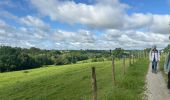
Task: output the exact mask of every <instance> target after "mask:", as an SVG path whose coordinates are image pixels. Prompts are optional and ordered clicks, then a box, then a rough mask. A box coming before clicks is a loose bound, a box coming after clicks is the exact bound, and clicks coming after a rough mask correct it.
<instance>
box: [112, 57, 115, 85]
mask: <svg viewBox="0 0 170 100" xmlns="http://www.w3.org/2000/svg"><path fill="white" fill-rule="evenodd" d="M112 75H113V84H115V82H116V78H115V62H114V58H113V57H112Z"/></svg>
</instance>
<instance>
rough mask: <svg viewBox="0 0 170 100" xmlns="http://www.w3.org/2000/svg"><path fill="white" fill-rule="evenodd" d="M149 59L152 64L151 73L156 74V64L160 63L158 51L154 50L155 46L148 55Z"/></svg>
mask: <svg viewBox="0 0 170 100" xmlns="http://www.w3.org/2000/svg"><path fill="white" fill-rule="evenodd" d="M149 59H150V61H151V62H152V72H153V73H157V63H158V61H160V55H159V51H158V50H157V49H156V46H153V48H152V49H151V51H150V53H149Z"/></svg>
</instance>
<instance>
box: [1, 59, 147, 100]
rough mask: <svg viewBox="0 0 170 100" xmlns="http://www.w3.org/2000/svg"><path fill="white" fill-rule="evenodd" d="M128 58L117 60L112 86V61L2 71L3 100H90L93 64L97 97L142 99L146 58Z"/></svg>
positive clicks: (100, 98) (105, 98)
mask: <svg viewBox="0 0 170 100" xmlns="http://www.w3.org/2000/svg"><path fill="white" fill-rule="evenodd" d="M128 61H129V60H128V59H126V73H125V74H123V67H122V66H123V65H122V62H123V61H122V60H116V61H115V66H116V67H115V70H116V72H115V73H116V85H113V78H112V63H111V61H103V62H89V63H79V64H69V65H60V66H59V65H58V66H54V65H51V66H48V67H45V66H44V67H41V68H37V69H30V70H23V71H15V72H6V73H0V100H26V99H27V100H91V99H92V85H91V67H96V76H97V96H98V100H141V99H142V96H143V92H144V90H145V89H144V85H145V75H146V73H147V69H148V61H147V60H146V59H140V60H137V61H136V62H135V63H134V64H132V65H131V66H128V65H129V62H128Z"/></svg>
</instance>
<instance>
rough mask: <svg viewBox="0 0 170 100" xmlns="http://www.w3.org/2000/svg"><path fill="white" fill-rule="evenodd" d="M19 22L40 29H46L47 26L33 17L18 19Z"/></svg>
mask: <svg viewBox="0 0 170 100" xmlns="http://www.w3.org/2000/svg"><path fill="white" fill-rule="evenodd" d="M20 22H21V23H23V24H25V25H27V26H32V27H37V28H40V29H48V28H49V26H48V25H47V24H45V23H44V22H43V21H42V20H40V19H39V18H37V17H33V16H30V15H28V16H26V17H22V18H21V19H20Z"/></svg>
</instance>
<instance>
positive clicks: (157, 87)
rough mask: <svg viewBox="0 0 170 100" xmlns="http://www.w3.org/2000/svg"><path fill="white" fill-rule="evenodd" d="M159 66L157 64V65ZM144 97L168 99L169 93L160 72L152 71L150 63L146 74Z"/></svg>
mask: <svg viewBox="0 0 170 100" xmlns="http://www.w3.org/2000/svg"><path fill="white" fill-rule="evenodd" d="M158 67H159V66H158ZM146 83H147V84H146V88H147V91H146V93H145V94H146V98H145V100H170V94H169V92H168V89H167V85H166V82H165V80H164V78H163V76H162V73H161V72H160V71H158V73H157V74H154V73H152V68H151V64H150V65H149V70H148V73H147V76H146Z"/></svg>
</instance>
